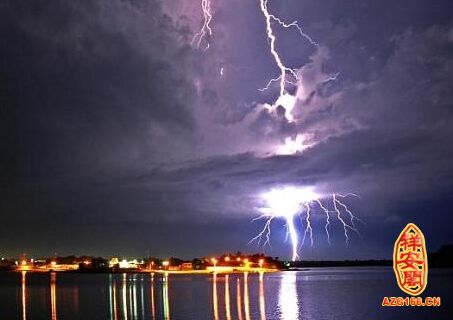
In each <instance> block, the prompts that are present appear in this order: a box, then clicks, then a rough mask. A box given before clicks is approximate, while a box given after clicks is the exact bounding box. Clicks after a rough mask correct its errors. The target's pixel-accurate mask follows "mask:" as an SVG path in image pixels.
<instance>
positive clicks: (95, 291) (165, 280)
mask: <svg viewBox="0 0 453 320" xmlns="http://www.w3.org/2000/svg"><path fill="white" fill-rule="evenodd" d="M384 296H404V295H403V293H402V292H401V291H400V290H399V289H398V287H397V284H396V282H395V278H394V276H393V271H392V269H391V268H382V267H380V268H318V269H311V270H307V271H300V272H290V271H288V272H278V273H271V274H265V275H262V276H260V275H259V274H237V275H222V274H220V275H217V276H213V275H170V276H168V277H165V276H162V275H158V274H156V275H154V276H152V275H150V274H127V275H126V274H124V275H123V274H113V275H108V274H68V273H59V274H54V273H52V274H36V273H35V274H31V273H0V319H2V320H3V319H7V320H9V319H31V320H33V319H52V320H53V319H63V320H66V319H83V320H85V319H112V320H116V319H189V320H202V319H238V320H250V319H259V320H261V319H284V320H289V319H313V320H323V319H341V320H355V319H357V320H371V319H411V320H412V319H453V308H452V300H453V270H445V269H444V270H440V269H439V270H435V269H432V270H430V271H429V280H428V288H427V290H426V291H425V292H424V293H423V295H422V296H423V297H425V296H440V297H441V299H442V300H441V301H442V306H441V307H387V308H383V307H381V303H382V298H383V297H384Z"/></svg>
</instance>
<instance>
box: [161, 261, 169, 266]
mask: <svg viewBox="0 0 453 320" xmlns="http://www.w3.org/2000/svg"><path fill="white" fill-rule="evenodd" d="M169 264H170V261H168V260H165V261H163V262H162V265H163V266H164V267H168V265H169Z"/></svg>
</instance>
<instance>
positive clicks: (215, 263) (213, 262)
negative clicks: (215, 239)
mask: <svg viewBox="0 0 453 320" xmlns="http://www.w3.org/2000/svg"><path fill="white" fill-rule="evenodd" d="M211 262H212V264H213V265H214V269H215V267H216V266H217V259H216V258H211Z"/></svg>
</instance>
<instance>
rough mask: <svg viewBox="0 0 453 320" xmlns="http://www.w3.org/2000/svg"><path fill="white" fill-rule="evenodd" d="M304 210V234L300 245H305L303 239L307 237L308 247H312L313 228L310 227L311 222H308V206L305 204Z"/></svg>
mask: <svg viewBox="0 0 453 320" xmlns="http://www.w3.org/2000/svg"><path fill="white" fill-rule="evenodd" d="M305 209H306V213H307V214H306V218H305V222H306V227H305V232H304V238H303V239H302V244H304V243H305V237H306V236H307V233H308V235H309V236H310V245H311V246H312V247H313V228H312V227H311V222H310V204H309V203H305Z"/></svg>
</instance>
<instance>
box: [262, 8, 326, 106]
mask: <svg viewBox="0 0 453 320" xmlns="http://www.w3.org/2000/svg"><path fill="white" fill-rule="evenodd" d="M268 1H269V0H260V8H261V12H262V13H263V16H264V18H265V20H266V34H267V39H268V42H269V48H270V52H271V54H272V56H273V57H274V60H275V63H276V65H277V67H278V69H279V70H280V75H279V76H278V77H276V78H273V79H270V80H269V81H268V83H267V84H266V86H265V87H264V88H262V89H259V90H260V91H265V90H267V89H269V87H270V86H271V84H272V83H274V82H278V83H279V98H281V97H282V96H283V95H284V94H285V92H286V84H291V85H297V82H298V80H299V75H298V74H297V72H296V71H297V70H296V69H291V68H289V67H287V66H286V65H285V64H284V63H283V61H282V59H281V57H280V55H279V53H278V51H277V49H276V41H277V37H276V35H275V33H274V30H273V29H272V22H276V23H278V24H279V25H280V26H282V27H283V28H295V29H296V30H297V31H298V32H299V34H300V35H301V36H302V37H304V38H305V39H307V40H308V41H309V42H310V44H312V45H315V46H317V45H318V44H317V43H316V42H315V41H314V40H313V39H312V38H311V37H310V36H309V35H307V34H306V33H305V32H303V31H302V28H301V27H300V26H299V23H298V22H297V21H293V22H291V23H286V22H284V21H283V20H281V19H280V18H278V17H276V16H275V15H273V14H271V13H269V9H268V7H267V4H268ZM277 101H278V99H277Z"/></svg>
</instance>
